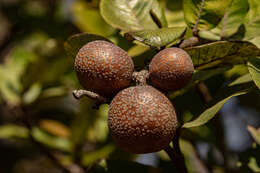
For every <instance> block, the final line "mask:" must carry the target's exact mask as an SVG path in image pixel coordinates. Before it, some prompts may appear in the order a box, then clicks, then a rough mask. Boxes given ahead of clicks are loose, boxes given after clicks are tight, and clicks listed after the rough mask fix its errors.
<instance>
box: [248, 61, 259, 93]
mask: <svg viewBox="0 0 260 173" xmlns="http://www.w3.org/2000/svg"><path fill="white" fill-rule="evenodd" d="M247 66H248V71H249V73H250V75H251V77H252V79H253V80H254V82H255V84H256V86H257V87H258V88H259V89H260V58H259V57H255V58H250V59H249V61H248V63H247Z"/></svg>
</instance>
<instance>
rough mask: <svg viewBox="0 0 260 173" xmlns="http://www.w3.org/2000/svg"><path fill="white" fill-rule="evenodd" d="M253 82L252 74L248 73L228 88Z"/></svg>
mask: <svg viewBox="0 0 260 173" xmlns="http://www.w3.org/2000/svg"><path fill="white" fill-rule="evenodd" d="M251 81H252V78H251V76H250V74H249V73H247V74H245V75H243V76H240V77H238V78H237V79H236V80H234V81H233V82H232V83H230V84H229V85H228V86H234V85H240V84H244V83H248V82H251Z"/></svg>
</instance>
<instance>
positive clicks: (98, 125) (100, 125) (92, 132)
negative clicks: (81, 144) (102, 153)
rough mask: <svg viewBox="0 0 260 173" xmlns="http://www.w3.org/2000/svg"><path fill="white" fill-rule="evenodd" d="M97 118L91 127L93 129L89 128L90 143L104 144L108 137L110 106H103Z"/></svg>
mask: <svg viewBox="0 0 260 173" xmlns="http://www.w3.org/2000/svg"><path fill="white" fill-rule="evenodd" d="M96 116H97V119H96V121H95V122H94V123H93V124H92V125H91V128H89V130H88V132H87V136H88V141H93V142H104V141H105V139H106V138H107V135H108V126H107V116H108V105H107V104H103V105H101V106H100V107H99V110H98V112H97V115H96Z"/></svg>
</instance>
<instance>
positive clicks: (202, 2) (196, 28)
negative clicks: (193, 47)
mask: <svg viewBox="0 0 260 173" xmlns="http://www.w3.org/2000/svg"><path fill="white" fill-rule="evenodd" d="M204 4H205V0H202V1H201V4H200V7H199V13H198V18H197V20H196V23H195V25H194V28H193V30H192V33H193V35H194V36H198V32H199V30H198V27H199V22H200V17H201V13H202V8H203V7H204Z"/></svg>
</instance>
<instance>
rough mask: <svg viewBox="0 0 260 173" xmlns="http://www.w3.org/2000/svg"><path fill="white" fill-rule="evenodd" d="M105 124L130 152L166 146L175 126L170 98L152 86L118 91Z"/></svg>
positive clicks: (152, 150)
mask: <svg viewBox="0 0 260 173" xmlns="http://www.w3.org/2000/svg"><path fill="white" fill-rule="evenodd" d="M108 126H109V130H110V133H111V136H112V137H113V139H114V141H115V142H116V144H117V145H118V146H119V147H121V148H122V149H123V150H125V151H128V152H130V153H137V154H140V153H150V152H157V151H160V150H162V149H164V148H166V147H167V146H168V145H169V143H170V141H171V140H172V139H173V137H174V134H175V132H176V128H177V117H176V113H175V109H174V107H173V105H172V104H171V102H170V100H169V99H168V98H167V97H166V96H165V95H163V94H162V93H161V92H160V91H158V90H157V89H155V88H153V87H151V86H134V87H129V88H126V89H124V90H122V91H120V92H119V93H118V94H117V95H116V96H115V97H114V99H113V100H112V102H111V104H110V106H109V116H108Z"/></svg>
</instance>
